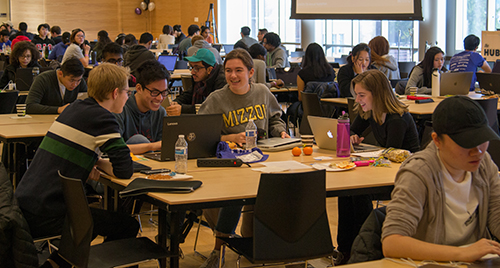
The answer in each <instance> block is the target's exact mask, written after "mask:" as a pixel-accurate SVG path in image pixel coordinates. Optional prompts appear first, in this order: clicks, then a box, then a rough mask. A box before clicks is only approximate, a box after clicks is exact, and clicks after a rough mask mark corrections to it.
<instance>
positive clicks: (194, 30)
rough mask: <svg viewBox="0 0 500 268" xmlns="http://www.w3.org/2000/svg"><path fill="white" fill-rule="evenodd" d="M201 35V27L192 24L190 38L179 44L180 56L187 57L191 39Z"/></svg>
mask: <svg viewBox="0 0 500 268" xmlns="http://www.w3.org/2000/svg"><path fill="white" fill-rule="evenodd" d="M199 34H200V27H199V26H198V25H196V24H192V25H190V26H189V28H188V36H187V37H186V38H184V40H182V42H180V43H179V54H182V55H186V54H187V50H188V48H190V47H191V38H192V37H193V36H195V35H199Z"/></svg>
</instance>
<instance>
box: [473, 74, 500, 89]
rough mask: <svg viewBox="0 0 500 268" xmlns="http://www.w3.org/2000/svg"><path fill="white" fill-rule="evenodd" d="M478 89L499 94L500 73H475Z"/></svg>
mask: <svg viewBox="0 0 500 268" xmlns="http://www.w3.org/2000/svg"><path fill="white" fill-rule="evenodd" d="M476 79H477V82H478V83H479V87H480V88H481V89H484V90H489V91H493V92H495V94H500V73H476Z"/></svg>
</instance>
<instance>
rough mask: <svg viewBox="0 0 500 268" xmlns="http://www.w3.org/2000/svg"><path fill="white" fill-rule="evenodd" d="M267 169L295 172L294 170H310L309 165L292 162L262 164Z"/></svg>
mask: <svg viewBox="0 0 500 268" xmlns="http://www.w3.org/2000/svg"><path fill="white" fill-rule="evenodd" d="M262 164H263V165H265V166H266V167H273V168H281V169H284V170H294V169H306V168H307V169H309V168H311V167H310V166H308V165H304V164H302V163H300V162H297V161H294V160H290V161H274V162H264V163H262Z"/></svg>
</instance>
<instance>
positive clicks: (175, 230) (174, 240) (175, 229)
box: [169, 211, 186, 268]
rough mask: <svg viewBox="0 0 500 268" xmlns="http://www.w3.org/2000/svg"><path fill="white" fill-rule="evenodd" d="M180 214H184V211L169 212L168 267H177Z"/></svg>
mask: <svg viewBox="0 0 500 268" xmlns="http://www.w3.org/2000/svg"><path fill="white" fill-rule="evenodd" d="M181 215H182V216H185V215H186V212H185V211H172V212H170V245H169V246H170V254H171V256H172V257H170V268H178V267H179V254H180V253H179V242H180V235H181V223H180V222H181Z"/></svg>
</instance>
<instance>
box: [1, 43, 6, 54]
mask: <svg viewBox="0 0 500 268" xmlns="http://www.w3.org/2000/svg"><path fill="white" fill-rule="evenodd" d="M2 52H3V53H4V54H6V53H7V46H5V43H4V44H3V45H2Z"/></svg>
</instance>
